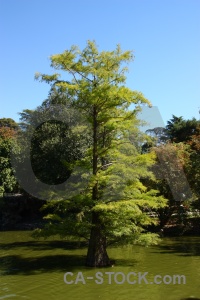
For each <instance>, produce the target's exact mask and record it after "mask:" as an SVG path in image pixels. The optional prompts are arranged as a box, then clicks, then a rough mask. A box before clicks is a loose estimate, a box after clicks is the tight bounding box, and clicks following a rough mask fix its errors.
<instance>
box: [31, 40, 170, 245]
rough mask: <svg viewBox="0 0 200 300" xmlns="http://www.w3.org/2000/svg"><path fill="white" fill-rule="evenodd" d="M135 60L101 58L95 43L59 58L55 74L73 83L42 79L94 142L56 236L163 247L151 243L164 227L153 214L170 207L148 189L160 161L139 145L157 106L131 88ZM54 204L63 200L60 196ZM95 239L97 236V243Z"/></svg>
mask: <svg viewBox="0 0 200 300" xmlns="http://www.w3.org/2000/svg"><path fill="white" fill-rule="evenodd" d="M132 59H133V55H132V52H131V51H125V52H123V51H122V50H121V48H120V46H119V45H118V46H117V47H116V49H115V50H114V51H102V52H99V51H98V49H97V46H96V44H95V43H94V42H91V41H88V43H87V46H86V48H85V49H84V50H83V51H80V50H79V48H78V47H75V46H73V47H72V48H71V49H70V50H66V51H64V52H63V53H62V54H56V55H52V56H51V66H52V67H53V68H55V69H56V70H61V71H62V72H63V71H65V72H67V74H68V75H69V76H70V75H71V80H63V79H60V77H61V75H60V74H59V73H55V74H53V75H46V74H40V73H37V74H36V78H37V79H40V80H41V81H45V82H47V83H49V84H51V90H54V91H55V90H56V91H57V92H58V93H61V94H62V93H64V94H66V99H67V101H68V105H70V106H71V107H72V108H73V109H75V110H76V111H77V112H78V113H80V114H81V117H82V118H83V119H84V124H86V129H87V132H88V134H89V136H90V140H91V142H92V143H91V144H90V145H89V146H88V148H87V150H86V151H85V153H84V157H83V158H81V159H79V161H78V163H77V164H76V167H75V168H74V169H73V172H74V174H76V175H77V174H78V173H79V174H78V175H79V178H80V179H81V180H83V179H85V181H84V180H83V181H82V182H78V183H76V184H74V185H73V184H72V187H74V188H72V193H70V192H69V191H67V193H66V194H65V195H64V196H63V195H60V198H62V199H63V200H62V201H61V202H58V203H59V204H58V203H56V202H54V203H53V207H52V203H51V204H50V206H51V209H52V210H53V212H52V213H51V214H49V216H48V219H49V220H50V223H49V224H48V225H47V226H46V229H47V231H48V232H49V234H53V233H58V232H59V233H64V234H68V232H69V231H70V232H71V233H73V234H74V233H76V234H80V235H82V236H86V237H87V238H88V237H89V233H90V230H91V234H93V232H95V230H96V233H97V232H98V234H100V233H99V232H101V234H103V235H104V237H107V239H108V240H109V241H111V242H115V241H117V242H119V240H121V241H123V242H135V241H138V242H141V243H143V244H144V243H145V242H144V241H146V242H153V241H155V236H154V235H152V237H151V235H150V233H149V234H148V235H146V228H147V226H148V225H150V224H154V223H155V222H156V221H155V220H154V219H153V220H152V219H151V218H150V217H149V216H148V214H147V211H148V210H151V209H152V208H158V207H162V206H164V205H166V201H165V200H164V198H163V197H158V196H157V195H156V192H155V191H153V190H148V189H147V187H145V185H143V184H142V181H141V179H142V178H146V177H150V178H153V174H152V173H151V172H150V171H149V170H148V167H149V166H151V165H152V164H153V162H154V159H155V156H154V155H153V154H151V153H149V154H140V152H139V151H138V144H137V143H134V138H133V137H134V136H138V134H139V130H138V125H139V121H138V120H137V118H136V115H137V112H138V110H139V109H140V104H147V105H150V103H149V101H148V100H147V99H146V98H145V97H144V96H143V94H142V93H140V92H137V91H132V90H131V89H129V88H127V87H125V80H126V76H125V73H126V71H127V67H126V64H127V63H129V62H131V61H132ZM130 105H133V107H134V108H133V109H132V110H131V109H130ZM75 130H76V127H75ZM78 167H79V168H78ZM73 172H72V175H73ZM80 186H81V188H80ZM75 187H76V189H75ZM54 197H55V198H56V197H57V198H58V199H59V195H55V196H54ZM61 203H62V205H61V206H60V204H61ZM58 207H60V208H59V209H58ZM145 210H146V211H145ZM99 228H101V230H100V231H99ZM82 231H83V232H82ZM94 235H95V234H94ZM94 239H95V236H90V242H91V241H92V240H93V241H94ZM89 248H90V246H89Z"/></svg>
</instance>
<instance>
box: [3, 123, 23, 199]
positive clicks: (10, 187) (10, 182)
mask: <svg viewBox="0 0 200 300" xmlns="http://www.w3.org/2000/svg"><path fill="white" fill-rule="evenodd" d="M18 131H19V127H18V124H17V123H16V122H15V121H14V120H12V119H10V118H2V119H0V193H1V194H3V193H4V192H15V191H17V190H18V189H19V187H18V184H17V181H16V178H15V176H14V170H13V168H12V166H11V162H10V152H11V149H13V151H14V149H15V150H16V151H17V148H18V147H17V143H16V136H17V133H18Z"/></svg>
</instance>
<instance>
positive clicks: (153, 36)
mask: <svg viewBox="0 0 200 300" xmlns="http://www.w3.org/2000/svg"><path fill="white" fill-rule="evenodd" d="M0 36H1V48H0V66H1V67H0V93H1V97H0V99H1V100H0V101H1V103H0V104H1V105H0V118H3V117H7V118H8V117H10V118H13V119H15V120H16V121H18V118H19V116H18V114H17V113H18V112H21V111H22V110H23V109H26V108H28V109H34V108H35V107H36V106H38V105H40V104H41V103H42V101H43V100H44V99H46V98H47V95H48V90H49V86H48V85H47V84H45V83H39V82H38V81H35V80H34V74H35V72H42V73H49V72H52V71H53V70H51V68H50V67H49V64H50V61H49V56H50V55H52V54H56V53H61V52H63V51H64V50H65V49H68V48H69V47H70V46H71V45H72V44H76V45H79V46H80V48H83V47H84V46H85V45H86V41H87V40H89V39H90V40H95V41H96V42H97V44H98V45H99V49H100V50H112V49H113V48H115V46H116V44H118V43H120V44H121V46H122V49H123V50H133V51H134V55H135V60H134V62H133V63H132V64H131V65H130V66H129V67H130V71H129V73H128V74H127V85H128V86H129V87H130V88H131V89H133V90H138V91H141V92H143V93H144V95H145V96H146V97H147V98H148V99H149V100H150V101H151V102H152V104H153V105H154V106H157V107H158V109H159V111H160V114H161V116H162V118H163V120H164V122H166V121H167V120H169V119H170V118H171V117H172V114H174V115H176V116H183V117H184V118H186V119H189V118H192V117H195V118H199V113H198V107H200V0H123V1H122V0H106V1H105V0H101V1H100V0H97V1H94V0H93V1H92V0H73V1H72V0H0Z"/></svg>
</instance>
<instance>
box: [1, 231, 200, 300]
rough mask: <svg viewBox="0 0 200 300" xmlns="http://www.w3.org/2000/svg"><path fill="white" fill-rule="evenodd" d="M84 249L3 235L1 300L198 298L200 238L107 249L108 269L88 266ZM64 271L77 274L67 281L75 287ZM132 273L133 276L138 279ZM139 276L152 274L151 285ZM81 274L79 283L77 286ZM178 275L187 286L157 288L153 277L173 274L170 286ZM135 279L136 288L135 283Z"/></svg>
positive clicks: (25, 234)
mask: <svg viewBox="0 0 200 300" xmlns="http://www.w3.org/2000/svg"><path fill="white" fill-rule="evenodd" d="M86 250H87V249H86V248H85V247H84V246H81V245H80V248H77V244H76V243H75V244H74V243H68V242H65V241H61V240H59V239H49V240H42V239H40V240H34V239H32V238H31V237H30V232H22V231H16V232H0V299H13V300H14V299H34V300H47V299H48V300H49V299H52V300H53V299H56V300H67V299H81V300H86V299H87V300H88V299H89V300H90V299H96V300H97V299H105V300H107V299H108V300H112V299H113V300H118V299H120V300H129V299H130V300H132V299H135V300H180V299H182V298H186V297H191V296H193V297H199V298H200V237H189V238H188V237H179V238H164V239H163V241H162V242H161V244H160V245H159V246H152V247H148V248H143V247H141V246H128V247H118V248H109V249H108V253H109V256H110V258H112V259H114V260H115V265H114V266H113V267H111V268H105V269H90V268H86V267H84V257H85V255H86ZM66 272H72V273H73V276H71V275H68V276H67V277H66V279H67V280H68V281H71V280H73V281H74V282H73V283H72V284H66V283H65V282H64V274H65V273H66ZM78 272H82V273H78ZM97 272H101V274H100V275H101V280H100V279H98V278H96V276H97ZM105 272H114V274H110V275H109V274H105ZM118 272H121V273H123V274H124V275H123V274H120V273H118ZM130 272H135V273H136V276H134V274H130ZM139 272H140V273H141V275H142V274H144V272H148V274H147V275H146V277H145V278H146V279H147V280H148V284H146V281H144V280H142V279H141V282H140V283H139V281H138V280H139V277H138V275H137V274H138V273H139ZM77 274H79V277H78V279H79V281H77V282H76V283H75V280H76V277H77ZM128 274H130V277H129V282H127V275H128ZM176 274H177V275H184V276H185V280H186V282H185V283H184V281H183V280H181V282H180V283H181V284H178V282H177V284H173V282H172V283H171V284H165V283H163V282H161V283H160V284H155V283H154V277H155V275H160V276H162V278H163V277H164V276H165V275H169V276H170V277H169V276H168V277H166V278H165V279H166V281H167V282H169V280H170V278H171V279H172V278H173V275H176ZM100 275H99V276H100ZM109 276H110V277H111V278H110V283H109ZM123 276H125V277H124V278H125V281H124V282H123ZM87 277H93V279H88V278H87ZM95 280H96V281H97V282H95ZM134 280H136V283H134V284H133V282H134ZM84 281H85V283H84ZM151 282H153V283H151ZM159 282H160V277H159ZM119 283H121V284H119Z"/></svg>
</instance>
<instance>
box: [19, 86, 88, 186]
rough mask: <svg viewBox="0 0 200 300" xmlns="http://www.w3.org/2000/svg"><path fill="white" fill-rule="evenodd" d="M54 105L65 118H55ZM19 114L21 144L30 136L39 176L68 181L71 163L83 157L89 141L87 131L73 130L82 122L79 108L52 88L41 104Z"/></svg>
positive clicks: (56, 181) (46, 180)
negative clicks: (76, 109) (72, 105)
mask: <svg viewBox="0 0 200 300" xmlns="http://www.w3.org/2000/svg"><path fill="white" fill-rule="evenodd" d="M54 106H58V107H59V106H60V112H59V115H60V117H62V118H61V119H62V120H63V121H64V122H62V121H58V120H54V119H53V118H52V117H53V116H52V108H53V107H54ZM20 116H21V117H20V121H21V123H20V127H21V128H22V130H23V133H22V135H21V141H22V147H23V148H24V147H25V145H24V141H25V140H26V139H27V138H29V139H31V153H30V154H31V162H32V168H33V172H34V173H35V175H36V177H37V178H38V179H39V180H40V181H42V182H44V183H46V184H50V185H56V184H61V183H63V182H65V181H66V180H67V178H69V176H70V172H71V171H70V167H69V165H70V164H71V163H73V162H75V161H76V160H80V159H81V158H82V157H83V155H84V151H85V148H86V145H87V144H88V143H89V140H88V137H87V132H86V131H84V132H83V131H82V132H81V135H80V133H79V134H78V133H77V132H75V131H73V129H74V128H75V127H77V126H79V128H80V127H81V124H82V121H81V117H80V115H79V114H78V112H77V111H75V110H74V109H73V108H72V107H71V108H70V107H69V105H67V100H66V96H65V95H63V94H62V95H61V94H59V93H57V92H56V91H51V93H50V95H49V97H48V99H47V100H45V101H44V102H43V103H42V105H40V106H38V107H37V108H36V109H35V110H28V109H26V110H23V112H22V113H20ZM44 120H47V121H44ZM22 151H23V150H22Z"/></svg>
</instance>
